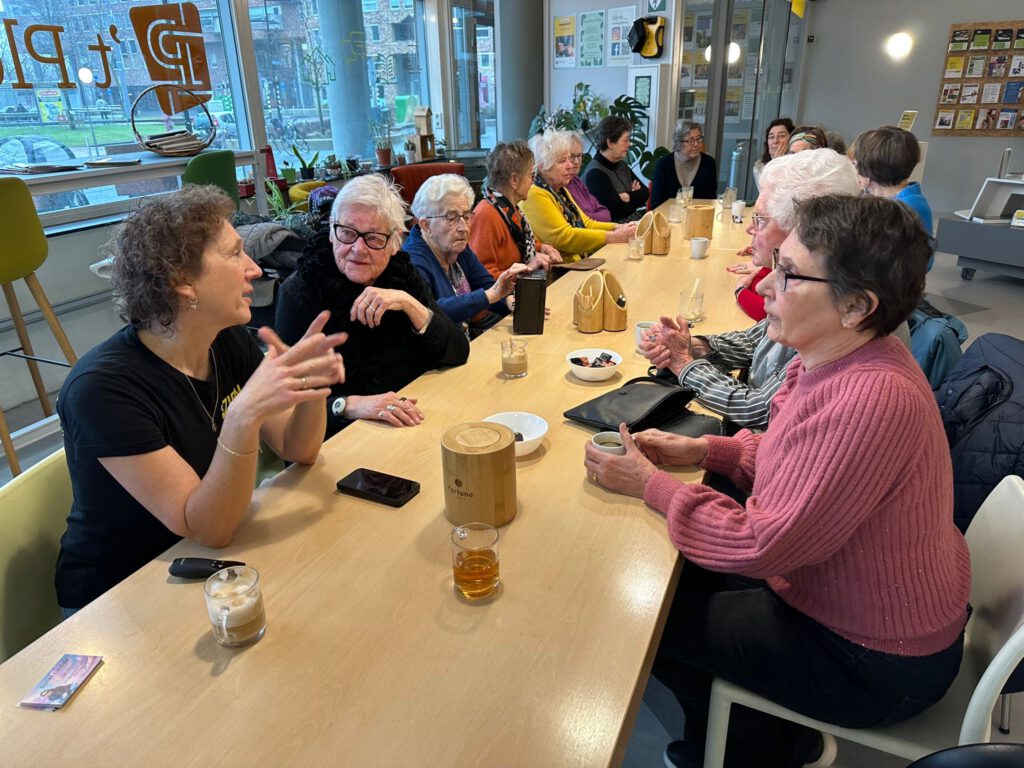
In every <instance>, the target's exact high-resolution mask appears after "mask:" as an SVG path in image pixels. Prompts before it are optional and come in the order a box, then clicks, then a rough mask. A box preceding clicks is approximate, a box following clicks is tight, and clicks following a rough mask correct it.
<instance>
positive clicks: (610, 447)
mask: <svg viewBox="0 0 1024 768" xmlns="http://www.w3.org/2000/svg"><path fill="white" fill-rule="evenodd" d="M590 444H591V445H593V446H594V447H595V448H597V450H599V451H603V452H605V453H612V454H614V455H616V456H625V455H626V446H624V445H623V444H622V435H620V434H619V433H618V432H598V433H597V434H596V435H594V436H593V437H592V438H590Z"/></svg>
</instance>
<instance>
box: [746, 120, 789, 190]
mask: <svg viewBox="0 0 1024 768" xmlns="http://www.w3.org/2000/svg"><path fill="white" fill-rule="evenodd" d="M795 130H796V126H795V125H793V121H792V120H790V119H789V118H788V117H777V118H775V119H774V120H772V121H771V122H770V123H768V130H767V131H765V133H764V151H763V152H762V153H761V156H760V157H759V158H757V162H756V163H754V169H753V174H754V183H755V184H756V185H757V188H758V189H761V171H763V170H764V167H765V166H766V165H767V164H768V163H770V162H771V161H772V160H774V159H775V158H776V157H781V156H782V155H784V154H786V150H788V149H789V137H790V136H791V135H792V134H793V132H794V131H795Z"/></svg>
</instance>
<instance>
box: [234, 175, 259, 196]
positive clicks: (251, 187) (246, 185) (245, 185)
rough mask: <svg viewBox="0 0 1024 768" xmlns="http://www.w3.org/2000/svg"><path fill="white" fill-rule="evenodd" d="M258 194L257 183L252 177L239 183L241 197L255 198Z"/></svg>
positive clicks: (247, 177)
mask: <svg viewBox="0 0 1024 768" xmlns="http://www.w3.org/2000/svg"><path fill="white" fill-rule="evenodd" d="M255 194H256V182H255V181H253V178H252V176H246V177H245V178H244V179H242V180H240V181H239V182H238V196H239V197H253V196H254V195H255Z"/></svg>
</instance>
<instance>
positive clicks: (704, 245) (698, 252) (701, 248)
mask: <svg viewBox="0 0 1024 768" xmlns="http://www.w3.org/2000/svg"><path fill="white" fill-rule="evenodd" d="M710 244H711V241H710V240H708V239H707V238H706V237H694V238H691V239H690V258H691V259H703V258H704V257H705V256H707V255H708V246H709V245H710Z"/></svg>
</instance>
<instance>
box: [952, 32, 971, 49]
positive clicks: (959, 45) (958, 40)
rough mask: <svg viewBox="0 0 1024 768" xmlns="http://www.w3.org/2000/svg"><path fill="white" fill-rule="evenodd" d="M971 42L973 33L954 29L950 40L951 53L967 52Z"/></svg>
mask: <svg viewBox="0 0 1024 768" xmlns="http://www.w3.org/2000/svg"><path fill="white" fill-rule="evenodd" d="M970 41H971V32H970V30H968V29H954V30H953V34H952V35H951V36H950V38H949V50H950V51H966V50H967V45H968V44H969V43H970Z"/></svg>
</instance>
